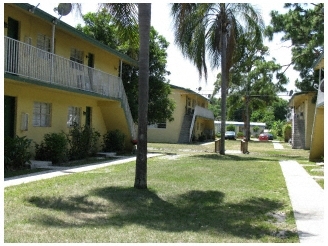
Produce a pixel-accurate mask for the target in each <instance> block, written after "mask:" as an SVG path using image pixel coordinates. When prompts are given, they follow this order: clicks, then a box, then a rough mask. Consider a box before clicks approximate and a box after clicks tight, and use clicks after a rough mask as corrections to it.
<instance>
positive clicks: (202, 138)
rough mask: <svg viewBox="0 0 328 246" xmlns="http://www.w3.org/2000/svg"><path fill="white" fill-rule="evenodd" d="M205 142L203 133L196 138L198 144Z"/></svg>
mask: <svg viewBox="0 0 328 246" xmlns="http://www.w3.org/2000/svg"><path fill="white" fill-rule="evenodd" d="M205 140H206V136H205V135H204V134H203V133H202V134H201V135H199V136H198V141H199V142H204V141H205Z"/></svg>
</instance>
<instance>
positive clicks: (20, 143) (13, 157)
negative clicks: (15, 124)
mask: <svg viewBox="0 0 328 246" xmlns="http://www.w3.org/2000/svg"><path fill="white" fill-rule="evenodd" d="M4 140H5V141H4V168H5V169H6V170H17V169H24V168H26V167H28V166H27V165H26V163H28V164H31V162H30V158H31V153H30V145H31V142H32V140H31V139H28V138H26V136H23V137H18V136H16V137H14V138H11V137H5V139H4Z"/></svg>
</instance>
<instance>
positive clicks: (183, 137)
mask: <svg viewBox="0 0 328 246" xmlns="http://www.w3.org/2000/svg"><path fill="white" fill-rule="evenodd" d="M192 117H193V115H189V114H186V115H185V116H184V118H183V122H182V126H181V130H180V135H179V140H178V143H189V142H190V141H189V140H190V139H189V135H190V127H191V122H192Z"/></svg>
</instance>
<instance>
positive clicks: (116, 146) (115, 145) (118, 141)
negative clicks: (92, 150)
mask: <svg viewBox="0 0 328 246" xmlns="http://www.w3.org/2000/svg"><path fill="white" fill-rule="evenodd" d="M124 140H125V135H124V133H122V132H121V131H120V130H117V129H116V130H114V131H108V132H107V133H106V134H104V135H103V142H104V144H103V151H107V152H110V151H116V152H119V151H123V150H124V148H125V141H124Z"/></svg>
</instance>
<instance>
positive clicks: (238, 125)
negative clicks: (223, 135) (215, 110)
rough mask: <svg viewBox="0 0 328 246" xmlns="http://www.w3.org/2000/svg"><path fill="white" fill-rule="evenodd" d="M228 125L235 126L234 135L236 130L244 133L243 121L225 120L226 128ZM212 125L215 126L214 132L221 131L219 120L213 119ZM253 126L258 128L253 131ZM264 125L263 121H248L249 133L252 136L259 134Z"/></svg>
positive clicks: (262, 130)
mask: <svg viewBox="0 0 328 246" xmlns="http://www.w3.org/2000/svg"><path fill="white" fill-rule="evenodd" d="M229 125H233V126H235V132H236V135H237V133H238V132H242V133H244V135H245V127H244V122H238V121H226V129H227V127H228V126H229ZM214 127H215V133H220V132H221V121H214ZM254 127H255V129H256V128H258V130H257V131H254ZM265 127H266V124H265V123H260V122H250V128H251V129H250V130H251V135H253V136H254V135H259V134H260V133H262V132H264V129H265Z"/></svg>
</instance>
